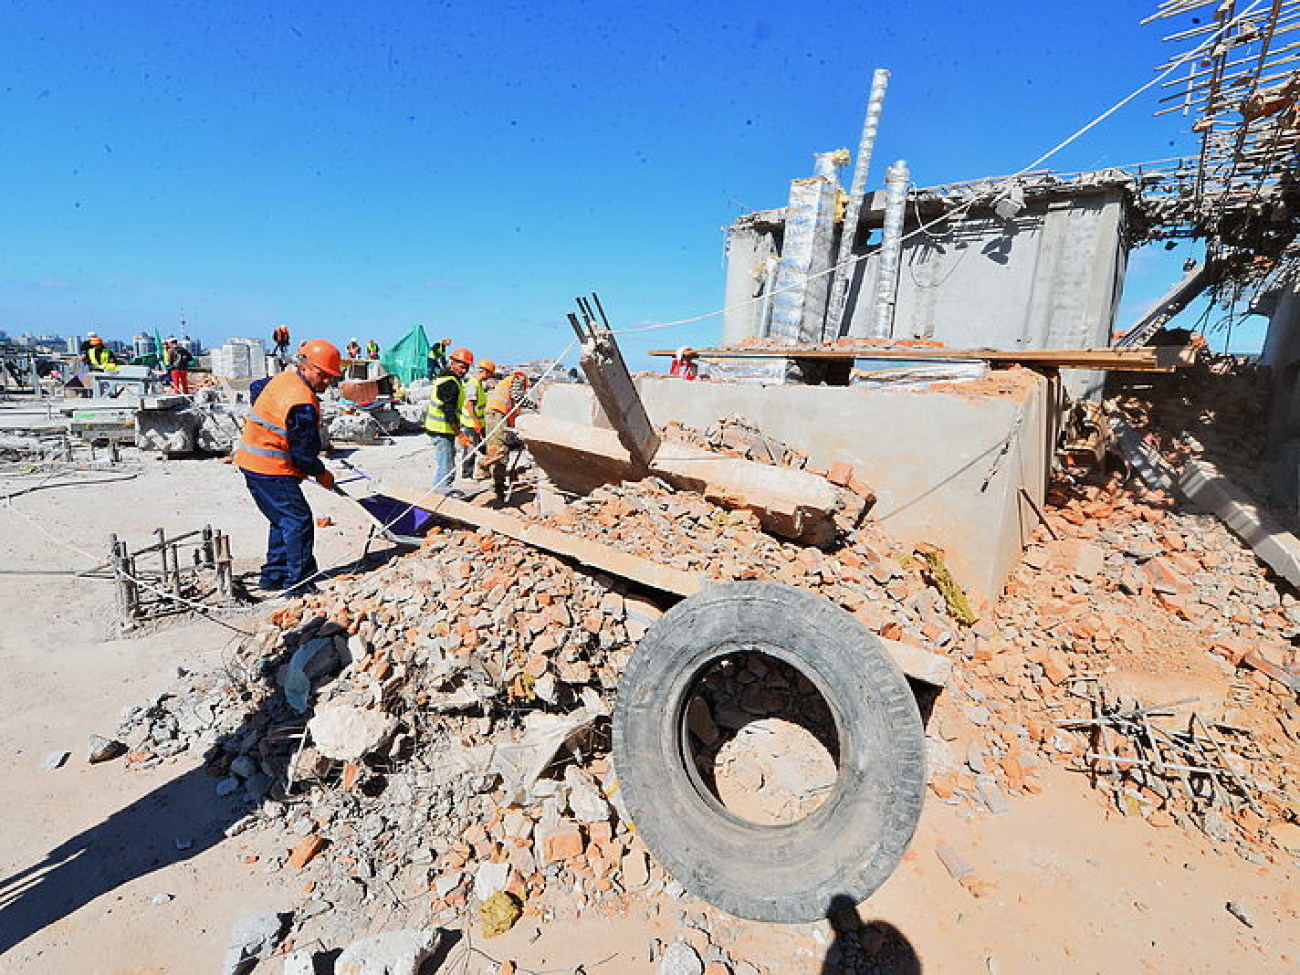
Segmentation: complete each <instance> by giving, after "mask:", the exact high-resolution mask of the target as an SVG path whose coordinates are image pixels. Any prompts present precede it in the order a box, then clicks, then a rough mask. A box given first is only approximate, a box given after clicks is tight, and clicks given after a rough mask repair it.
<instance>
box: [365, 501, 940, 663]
mask: <svg viewBox="0 0 1300 975" xmlns="http://www.w3.org/2000/svg"><path fill="white" fill-rule="evenodd" d="M378 487H380V488H381V490H382V493H383V494H384V495H386V496H387V497H390V498H394V499H395V500H397V501H402V502H404V503H406V504H409V505H411V506H412V507H414V508H419V509H420V510H422V511H427V512H428V513H429V514H431V515H433V517H434V518H436V519H439V520H441V521H447V522H451V523H453V524H457V525H469V526H471V527H474V528H487V529H488V530H490V531H494V532H496V533H497V534H499V535H505V536H506V537H507V538H513V539H515V540H516V541H520V542H523V543H524V544H526V545H531V546H533V547H534V548H538V549H541V550H542V551H544V552H550V553H551V554H553V555H560V556H563V557H565V558H570V559H574V560H576V561H578V562H581V563H582V564H583V565H588V566H591V567H592V568H594V569H599V570H600V571H602V572H608V573H609V574H610V575H615V576H618V577H620V578H622V579H629V580H631V581H632V582H636V583H639V584H640V585H643V586H646V587H648V588H650V589H656V590H658V591H660V592H665V593H670V594H671V595H674V596H680V597H682V598H685V597H687V596H693V595H695V593H697V592H699V591H700V590H701V589H703V588H704V587H705V586H708V585H709V584H711V583H713V582H715V580H713V579H710V578H709V577H708V576H705V575H703V574H701V573H699V572H684V571H682V570H681V569H674V568H672V567H671V566H667V565H661V564H660V563H658V562H653V561H651V560H650V559H646V558H642V557H641V556H639V555H632V554H630V553H628V552H620V551H619V550H618V549H616V548H613V547H611V546H609V545H606V544H604V543H603V542H594V541H592V540H591V539H588V538H582V537H580V536H578V535H571V534H569V533H568V532H562V531H560V530H559V529H558V528H551V527H550V526H548V525H538V524H534V523H531V522H528V521H526V520H524V519H523V518H520V517H519V516H518V515H513V514H510V513H509V512H505V511H495V510H493V509H491V508H480V507H478V505H473V504H469V503H468V502H466V501H461V500H459V499H457V498H448V497H444V496H441V495H429V494H427V493H426V492H425V491H421V490H419V489H417V488H410V487H405V486H394V485H391V484H383V485H382V486H378ZM880 640H881V643H883V644H884V647H885V650H886V651H887V652H888V653H889V655H890V656H891V657H893V658H894V662H895V663H896V664H898V667H899V669H900V670H902V672H903V673H904V674H906V675H907V676H908V677H911V678H914V679H915V680H920V681H924V682H925V683H927V684H934V685H936V686H938V687H943V686H945V685H946V684H947V683H948V677H949V675H950V674H951V672H952V661H951V660H949V659H948V658H947V657H945V656H943V655H942V654H937V653H931V652H930V651H928V650H925V649H922V648H921V647H914V646H911V645H910V644H904V643H899V642H897V641H895V640H886V639H884V638H883V637H882V638H880Z"/></svg>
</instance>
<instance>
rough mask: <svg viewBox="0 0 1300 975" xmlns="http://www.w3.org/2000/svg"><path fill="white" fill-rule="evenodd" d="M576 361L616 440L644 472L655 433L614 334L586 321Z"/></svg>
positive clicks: (656, 445) (654, 444) (656, 439)
mask: <svg viewBox="0 0 1300 975" xmlns="http://www.w3.org/2000/svg"><path fill="white" fill-rule="evenodd" d="M579 364H580V365H581V366H582V371H583V372H584V373H586V374H587V379H588V381H589V382H590V383H591V388H592V391H593V392H594V393H595V394H596V400H597V401H598V402H599V403H600V408H601V409H602V410H604V412H605V416H606V418H607V419H608V420H609V423H610V426H612V427H613V428H614V430H615V431H616V432H617V434H618V440H619V443H621V444H622V445H623V449H624V450H625V451H626V452H627V454H628V455H629V456H630V457H631V458H632V461H633V463H635V464H636V465H637V467H638V468H640V469H641V470H643V471H644V470H645V469H647V468H648V467H649V466H650V462H651V461H652V460H653V459H654V456H655V451H657V450H658V449H659V434H658V433H656V432H655V428H654V426H653V424H651V422H650V418H649V417H648V416H646V411H645V406H644V405H643V404H642V402H641V396H640V394H638V393H637V391H636V386H634V385H633V384H632V374H631V373H630V372H628V369H627V363H625V362H624V361H623V354H622V353H621V352H619V349H618V343H617V342H616V341H615V340H614V333H613V332H611V331H609V330H608V329H598V327H597V326H596V325H595V323H589V325H588V333H587V334H586V335H584V336H583V338H582V356H581V358H580V359H579Z"/></svg>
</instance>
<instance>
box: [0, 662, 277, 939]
mask: <svg viewBox="0 0 1300 975" xmlns="http://www.w3.org/2000/svg"><path fill="white" fill-rule="evenodd" d="M290 653H291V649H286V648H284V647H281V648H280V649H278V650H276V651H275V652H273V653H271V654H268V655H267V656H266V657H264V658H263V660H262V662H261V672H262V673H263V674H267V673H270V674H274V673H275V671H276V669H277V668H279V667H280V665H282V664H283V663H285V662H286V661H287V660H288V657H289V655H290ZM253 679H257V678H253ZM262 679H263V680H264V679H265V678H262ZM284 708H285V702H284V695H283V693H282V692H280V691H278V690H277V691H276V693H274V694H271V695H269V696H268V697H267V698H266V699H265V700H264V701H263V702H262V704H261V706H260V707H258V708H256V709H254V710H253V711H252V712H250V713H249V714H248V715H247V716H246V717H245V718H244V720H243V721H242V722H241V723H240V724H239V726H238V727H236V728H235V729H234V730H233V731H231V732H229V733H228V734H223V735H221V736H220V737H219V738H218V740H217V742H216V744H214V745H212V746H211V747H210V748H208V749H207V750H206V752H205V753H204V759H205V762H204V764H203V765H201V766H199V767H197V768H194V769H191V770H190V771H187V772H184V773H182V774H180V775H178V776H177V777H176V778H173V779H171V780H170V781H168V782H165V783H163V784H162V785H160V786H159V787H158V788H156V789H154V790H153V791H152V792H150V793H148V794H147V795H144V796H141V797H140V798H139V799H137V800H136V801H134V802H132V803H131V804H130V805H128V806H125V807H124V808H122V809H119V810H118V811H116V812H114V813H112V814H111V815H110V816H108V818H107V819H105V820H103V822H100V823H98V824H96V825H95V826H92V827H90V828H89V829H86V830H84V831H82V832H81V833H78V834H77V835H76V836H73V837H72V838H70V839H68V840H66V841H65V842H63V843H60V844H59V845H58V846H57V847H55V848H54V849H53V850H50V851H49V853H47V854H46V855H45V857H44V858H43V859H41V860H40V861H39V862H36V863H33V864H32V865H31V866H28V867H26V868H23V869H20V870H17V871H16V872H14V873H12V874H10V875H9V876H7V877H5V878H3V879H0V956H3V955H4V953H5V952H7V951H9V950H10V949H12V948H14V947H16V946H17V945H19V944H21V943H22V942H23V941H26V940H27V939H28V938H30V937H31V936H32V935H34V934H36V933H37V932H38V931H41V930H43V929H44V928H46V927H48V926H50V925H52V924H55V923H56V922H58V921H60V920H61V919H63V918H66V917H68V916H69V915H71V914H73V913H74V912H76V911H78V910H80V909H81V908H83V907H85V906H86V905H87V904H89V903H91V902H92V901H94V900H95V899H96V898H98V897H101V896H103V895H104V894H108V893H110V892H112V891H114V890H117V889H118V888H119V887H121V886H122V885H124V884H127V883H130V882H131V881H133V880H135V879H137V878H139V877H144V876H147V875H148V874H151V873H153V872H155V871H157V870H162V869H164V868H166V867H169V866H171V865H173V864H175V863H180V862H184V861H186V860H189V859H192V858H193V857H196V856H198V855H199V854H201V853H203V852H204V851H206V850H209V849H211V848H212V847H214V846H216V845H217V844H219V843H221V842H222V841H223V840H225V839H226V830H227V829H228V827H230V826H231V825H232V824H233V823H235V822H236V821H237V820H239V819H241V818H242V817H244V816H245V815H246V814H248V813H249V812H251V811H253V810H254V809H256V808H257V806H258V805H259V804H260V798H255V797H254V796H253V795H250V793H249V792H247V791H246V790H245V789H242V788H241V789H238V790H236V791H235V792H234V793H233V794H231V795H229V796H225V797H222V796H219V795H218V794H217V786H218V784H219V783H220V782H221V781H222V779H223V777H224V774H225V773H226V772H227V770H228V769H229V767H230V764H231V761H232V759H233V758H234V753H236V752H238V751H239V750H240V748H241V746H243V745H244V744H245V743H246V742H248V741H249V740H250V739H251V740H258V739H268V738H270V739H276V740H278V741H279V745H278V747H276V748H275V749H274V751H271V752H269V753H268V754H267V757H268V760H269V761H270V762H271V764H272V766H273V767H274V769H275V771H276V772H277V776H276V777H275V779H274V780H273V781H272V782H271V788H272V789H274V788H275V787H276V786H277V785H278V784H279V782H281V781H283V770H284V769H285V768H287V766H288V762H289V760H290V756H291V755H292V750H293V746H294V744H295V742H294V741H293V740H292V739H291V738H290V737H289V736H286V735H284V734H278V732H283V731H285V730H292V729H290V728H289V727H288V726H287V725H286V723H285V721H284ZM301 727H302V720H301V719H299V720H298V722H297V729H298V730H301ZM227 746H229V747H227ZM140 747H141V748H142V749H146V750H147V749H148V747H149V746H148V743H147V742H146V743H145V744H143V745H141V746H140ZM200 747H202V746H201V745H199V744H197V743H191V746H190V748H191V750H190V751H189V752H188V753H184V752H183V753H181V754H188V755H197V749H199V748H200ZM105 771H106V772H109V774H116V775H122V774H126V773H125V770H124V769H122V768H121V767H120V766H119V767H117V768H115V769H112V770H111V771H110V769H108V768H105ZM263 791H265V790H263ZM56 801H57V800H56ZM29 814H30V815H32V816H38V815H39V810H31V811H30V813H29ZM159 893H163V891H159ZM133 906H136V905H127V906H126V907H125V911H124V913H127V912H130V910H131V909H132V907H133ZM145 909H147V907H146V908H145Z"/></svg>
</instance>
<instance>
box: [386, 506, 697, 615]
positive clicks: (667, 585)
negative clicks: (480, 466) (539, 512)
mask: <svg viewBox="0 0 1300 975" xmlns="http://www.w3.org/2000/svg"><path fill="white" fill-rule="evenodd" d="M379 490H380V491H381V492H382V493H383V494H385V495H387V496H388V497H390V498H395V499H397V500H398V501H402V502H405V503H406V504H409V505H412V506H414V507H418V508H420V509H421V510H423V511H427V512H429V514H431V515H433V516H434V517H435V518H438V519H441V520H444V521H451V522H455V523H457V524H461V525H472V526H474V527H476V528H487V529H490V530H491V531H494V532H497V533H498V534H500V535H505V536H506V537H507V538H513V539H515V540H516V541H520V542H524V543H525V544H528V545H532V546H533V547H534V548H540V549H542V550H543V551H547V552H551V553H553V554H555V555H563V556H565V557H567V558H571V559H577V560H578V561H579V562H581V563H583V564H584V565H589V566H592V567H593V568H596V569H600V570H602V571H604V572H609V573H611V574H613V575H616V576H621V577H622V578H624V579H631V580H632V581H633V582H637V583H640V584H641V585H643V586H649V587H650V588H651V589H658V590H660V591H661V592H670V593H673V594H674V595H678V596H693V595H694V594H695V593H697V592H699V591H700V590H701V589H703V588H704V586H705V585H706V584H707V583H708V581H709V580H708V578H707V577H705V576H703V575H700V574H699V573H695V572H683V571H682V570H681V569H674V568H672V567H671V566H667V565H660V564H659V563H657V562H652V561H650V560H649V559H644V558H641V557H640V556H639V555H632V554H630V553H628V552H620V551H619V550H618V549H616V548H612V547H610V546H609V545H604V544H602V543H600V542H593V541H591V540H590V539H586V538H582V537H580V536H578V535H571V534H569V533H568V532H562V531H560V530H559V529H558V528H551V527H549V526H547V525H537V524H532V523H530V522H527V521H525V520H524V519H523V518H520V517H519V516H517V515H512V514H510V513H509V512H505V511H495V510H493V509H491V508H480V507H479V506H478V505H473V504H469V503H468V502H466V501H461V500H459V499H457V498H448V497H441V496H439V495H427V494H426V493H425V492H423V491H419V490H415V489H411V488H406V487H397V488H395V487H393V486H392V485H390V484H384V485H383V486H382V487H381V488H380V489H379Z"/></svg>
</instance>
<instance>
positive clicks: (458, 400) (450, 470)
mask: <svg viewBox="0 0 1300 975" xmlns="http://www.w3.org/2000/svg"><path fill="white" fill-rule="evenodd" d="M473 364H474V353H472V352H470V350H469V349H457V350H456V351H455V352H453V353H452V354H451V357H450V358H449V359H448V360H447V365H446V367H445V368H444V369H443V370H442V371H441V372H440V373H438V375H437V376H435V377H434V380H433V385H432V386H431V387H430V388H429V408H428V410H427V411H426V412H425V414H424V429H425V431H426V432H427V433H428V434H429V443H430V444H431V445H432V447H433V490H434V491H435V492H437V493H438V494H451V493H452V482H453V481H455V479H456V438H457V437H458V436H459V435H460V417H461V412H462V411H463V410H464V409H465V386H464V384H463V383H462V379H464V377H465V373H467V372H469V367H470V366H472V365H473Z"/></svg>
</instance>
